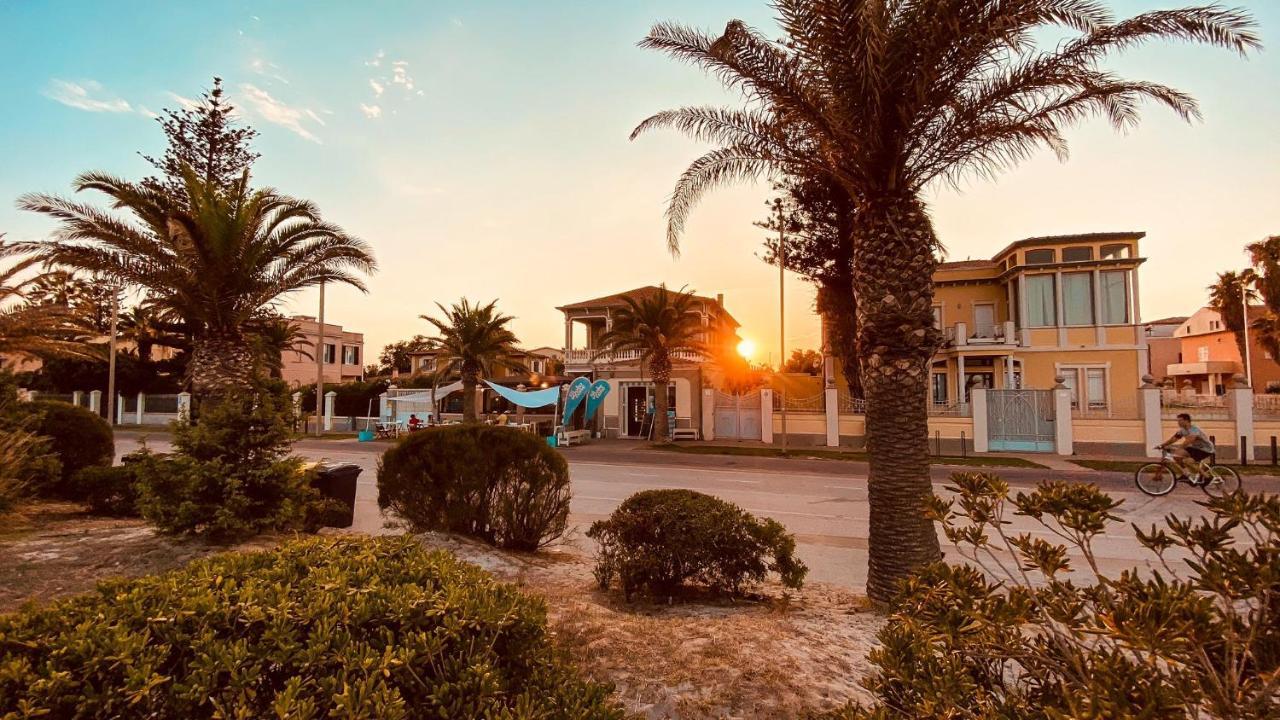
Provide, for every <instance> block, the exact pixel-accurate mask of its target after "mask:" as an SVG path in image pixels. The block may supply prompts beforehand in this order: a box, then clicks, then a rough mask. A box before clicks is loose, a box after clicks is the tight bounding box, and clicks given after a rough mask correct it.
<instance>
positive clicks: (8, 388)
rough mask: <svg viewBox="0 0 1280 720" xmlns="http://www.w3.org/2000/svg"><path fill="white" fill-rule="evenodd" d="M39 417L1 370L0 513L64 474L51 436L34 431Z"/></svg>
mask: <svg viewBox="0 0 1280 720" xmlns="http://www.w3.org/2000/svg"><path fill="white" fill-rule="evenodd" d="M37 419H38V418H36V417H34V416H33V415H31V414H29V413H27V412H26V411H25V410H23V409H21V408H20V406H19V403H18V389H17V385H16V384H15V383H14V381H13V376H12V375H11V374H9V373H8V372H5V371H4V370H0V513H4V512H8V511H9V510H11V509H12V508H13V505H14V504H15V503H16V502H17V501H18V500H19V499H21V498H23V497H25V496H27V495H30V494H32V493H33V488H37V487H52V486H54V485H56V484H57V482H58V481H59V479H60V478H61V477H62V463H61V462H59V461H58V458H57V456H55V455H54V454H53V453H52V452H51V451H50V447H51V445H52V443H51V441H50V440H49V438H47V437H42V436H40V435H37V434H35V433H34V432H32V431H31V428H32V427H33V426H34V425H35V421H36V420H37Z"/></svg>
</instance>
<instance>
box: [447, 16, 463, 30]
mask: <svg viewBox="0 0 1280 720" xmlns="http://www.w3.org/2000/svg"><path fill="white" fill-rule="evenodd" d="M449 22H450V23H451V24H452V25H453V26H454V27H458V28H460V27H462V18H459V17H456V18H450V19H449Z"/></svg>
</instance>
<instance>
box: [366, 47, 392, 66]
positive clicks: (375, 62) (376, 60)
mask: <svg viewBox="0 0 1280 720" xmlns="http://www.w3.org/2000/svg"><path fill="white" fill-rule="evenodd" d="M386 56H387V52H386V51H385V50H379V51H378V52H377V54H375V55H374V56H373V57H372V58H370V59H368V60H365V61H364V64H365V65H366V66H368V67H380V66H381V65H382V58H384V57H386Z"/></svg>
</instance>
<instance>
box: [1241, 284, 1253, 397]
mask: <svg viewBox="0 0 1280 720" xmlns="http://www.w3.org/2000/svg"><path fill="white" fill-rule="evenodd" d="M1240 312H1242V313H1244V378H1245V380H1248V381H1249V387H1253V358H1252V355H1253V352H1252V350H1251V349H1250V347H1249V288H1248V286H1247V285H1245V284H1244V282H1243V281H1241V282H1240Z"/></svg>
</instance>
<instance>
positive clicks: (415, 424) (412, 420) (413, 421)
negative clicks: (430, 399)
mask: <svg viewBox="0 0 1280 720" xmlns="http://www.w3.org/2000/svg"><path fill="white" fill-rule="evenodd" d="M421 427H422V418H420V417H418V416H417V415H416V414H413V413H410V414H409V432H413V431H414V430H417V429H418V428H421Z"/></svg>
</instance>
